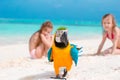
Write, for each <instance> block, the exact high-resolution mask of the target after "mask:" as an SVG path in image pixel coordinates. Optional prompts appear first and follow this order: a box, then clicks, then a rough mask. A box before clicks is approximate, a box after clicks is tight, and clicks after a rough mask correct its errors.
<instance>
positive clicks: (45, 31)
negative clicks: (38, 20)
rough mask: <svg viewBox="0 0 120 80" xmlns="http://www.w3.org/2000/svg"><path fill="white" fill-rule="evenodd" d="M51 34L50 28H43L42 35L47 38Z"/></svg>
mask: <svg viewBox="0 0 120 80" xmlns="http://www.w3.org/2000/svg"><path fill="white" fill-rule="evenodd" d="M51 32H52V28H48V27H45V28H43V29H42V34H43V35H45V36H47V35H49V34H50V33H51Z"/></svg>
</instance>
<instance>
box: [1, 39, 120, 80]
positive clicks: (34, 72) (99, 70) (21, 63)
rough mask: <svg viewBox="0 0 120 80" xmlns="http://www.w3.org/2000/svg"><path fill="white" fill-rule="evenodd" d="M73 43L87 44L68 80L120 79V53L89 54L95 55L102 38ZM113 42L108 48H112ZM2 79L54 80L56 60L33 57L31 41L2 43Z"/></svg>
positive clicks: (106, 45) (108, 43)
mask: <svg viewBox="0 0 120 80" xmlns="http://www.w3.org/2000/svg"><path fill="white" fill-rule="evenodd" d="M70 42H71V43H74V44H76V45H78V47H80V46H83V54H86V55H83V56H80V57H79V62H78V65H77V67H75V65H74V64H73V66H72V68H71V70H70V72H69V73H68V75H67V80H120V76H119V74H120V63H119V61H120V56H119V55H108V56H89V55H88V54H94V53H95V52H96V50H97V48H98V45H99V43H100V39H86V40H79V41H78V40H77V41H76V40H72V41H70ZM110 46H111V44H110V42H109V41H107V43H106V44H105V47H104V49H106V48H108V47H110ZM0 54H1V57H0V80H52V79H50V77H51V76H55V74H54V69H53V63H50V62H48V60H47V58H42V59H36V60H35V59H31V58H30V55H29V52H28V44H14V45H5V46H0Z"/></svg>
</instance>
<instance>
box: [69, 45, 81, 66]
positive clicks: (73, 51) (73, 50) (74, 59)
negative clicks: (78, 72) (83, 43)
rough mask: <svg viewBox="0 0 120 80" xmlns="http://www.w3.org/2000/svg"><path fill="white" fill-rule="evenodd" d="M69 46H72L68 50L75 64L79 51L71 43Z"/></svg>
mask: <svg viewBox="0 0 120 80" xmlns="http://www.w3.org/2000/svg"><path fill="white" fill-rule="evenodd" d="M71 46H73V47H72V48H71V50H70V54H71V56H72V59H73V61H74V63H75V65H76V66H77V62H78V53H79V52H78V50H77V47H76V45H74V44H71Z"/></svg>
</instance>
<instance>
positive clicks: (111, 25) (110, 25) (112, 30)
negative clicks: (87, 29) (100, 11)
mask: <svg viewBox="0 0 120 80" xmlns="http://www.w3.org/2000/svg"><path fill="white" fill-rule="evenodd" d="M102 26H103V29H104V31H103V38H102V41H101V43H100V45H99V48H98V50H97V55H99V54H104V55H106V54H120V29H119V28H118V27H117V26H116V23H115V19H114V17H113V15H112V14H106V15H104V16H103V18H102ZM107 38H108V39H109V40H111V41H112V43H113V45H112V47H110V48H108V49H106V50H105V51H103V52H101V50H102V48H103V45H104V43H105V41H106V39H107Z"/></svg>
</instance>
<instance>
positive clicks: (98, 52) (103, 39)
mask: <svg viewBox="0 0 120 80" xmlns="http://www.w3.org/2000/svg"><path fill="white" fill-rule="evenodd" d="M105 41H106V33H103V38H102V41H101V43H100V45H99V47H98V50H97V54H100V52H101V50H102V48H103V45H104V43H105Z"/></svg>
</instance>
